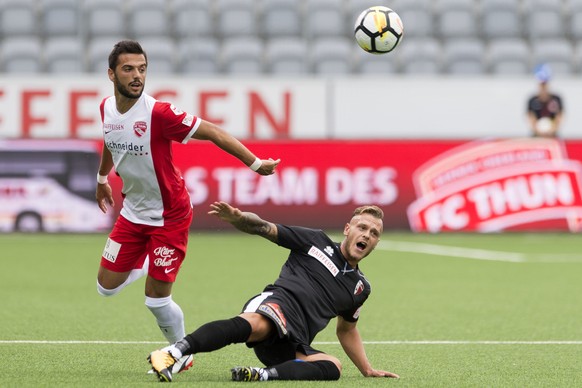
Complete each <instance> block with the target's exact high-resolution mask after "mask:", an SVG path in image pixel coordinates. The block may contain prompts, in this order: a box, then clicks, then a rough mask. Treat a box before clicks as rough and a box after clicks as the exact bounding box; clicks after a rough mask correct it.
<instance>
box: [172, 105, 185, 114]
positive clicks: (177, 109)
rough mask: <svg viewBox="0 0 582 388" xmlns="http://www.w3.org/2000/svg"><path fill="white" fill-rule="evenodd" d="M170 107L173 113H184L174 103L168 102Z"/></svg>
mask: <svg viewBox="0 0 582 388" xmlns="http://www.w3.org/2000/svg"><path fill="white" fill-rule="evenodd" d="M170 109H171V110H172V112H174V114H175V115H176V116H180V115H181V114H182V113H184V111H183V110H181V109H179V108H176V107H175V106H174V104H170Z"/></svg>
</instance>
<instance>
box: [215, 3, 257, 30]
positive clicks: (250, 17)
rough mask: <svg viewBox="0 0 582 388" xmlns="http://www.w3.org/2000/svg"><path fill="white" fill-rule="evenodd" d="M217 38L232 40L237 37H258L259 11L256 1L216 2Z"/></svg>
mask: <svg viewBox="0 0 582 388" xmlns="http://www.w3.org/2000/svg"><path fill="white" fill-rule="evenodd" d="M214 7H215V12H216V24H215V26H214V28H215V29H216V36H217V37H218V38H221V39H230V38H233V37H235V36H238V37H242V36H257V35H258V26H257V24H258V23H257V20H258V16H257V9H256V5H255V2H254V1H248V0H215V1H214Z"/></svg>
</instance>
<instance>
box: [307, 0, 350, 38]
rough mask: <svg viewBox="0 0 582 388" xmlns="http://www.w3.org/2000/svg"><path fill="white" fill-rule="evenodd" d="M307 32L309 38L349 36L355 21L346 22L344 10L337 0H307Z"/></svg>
mask: <svg viewBox="0 0 582 388" xmlns="http://www.w3.org/2000/svg"><path fill="white" fill-rule="evenodd" d="M306 1H307V2H306V3H305V32H304V37H306V38H307V39H320V38H329V37H338V36H346V37H347V36H348V35H351V34H352V33H353V22H352V23H346V20H345V17H344V10H343V7H342V5H341V4H338V3H337V0H306Z"/></svg>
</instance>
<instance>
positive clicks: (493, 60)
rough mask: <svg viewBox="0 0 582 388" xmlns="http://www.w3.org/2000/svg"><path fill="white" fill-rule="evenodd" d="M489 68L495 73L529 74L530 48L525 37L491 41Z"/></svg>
mask: <svg viewBox="0 0 582 388" xmlns="http://www.w3.org/2000/svg"><path fill="white" fill-rule="evenodd" d="M487 68H488V71H489V72H490V73H492V74H494V75H520V74H529V73H530V71H531V69H532V65H531V60H530V49H529V47H528V45H527V43H526V42H525V40H523V39H517V38H508V39H495V40H492V41H490V42H489V48H488V51H487Z"/></svg>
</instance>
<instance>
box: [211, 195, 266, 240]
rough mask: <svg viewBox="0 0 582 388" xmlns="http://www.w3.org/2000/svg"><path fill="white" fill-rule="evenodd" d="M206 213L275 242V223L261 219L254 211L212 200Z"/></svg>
mask: <svg viewBox="0 0 582 388" xmlns="http://www.w3.org/2000/svg"><path fill="white" fill-rule="evenodd" d="M208 214H212V215H215V216H217V217H218V218H220V219H221V220H223V221H226V222H228V223H230V224H232V225H233V226H234V227H235V228H237V229H238V230H240V231H242V232H245V233H249V234H257V235H259V236H261V237H264V238H266V239H267V240H270V241H272V242H274V243H276V242H277V225H275V224H273V223H272V222H269V221H265V220H263V219H262V218H261V217H259V216H258V215H256V214H255V213H250V212H243V211H241V210H240V209H238V208H236V207H232V206H231V205H230V204H228V203H226V202H214V203H213V204H211V205H210V211H209V212H208Z"/></svg>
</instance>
